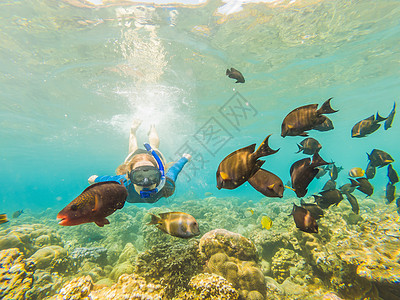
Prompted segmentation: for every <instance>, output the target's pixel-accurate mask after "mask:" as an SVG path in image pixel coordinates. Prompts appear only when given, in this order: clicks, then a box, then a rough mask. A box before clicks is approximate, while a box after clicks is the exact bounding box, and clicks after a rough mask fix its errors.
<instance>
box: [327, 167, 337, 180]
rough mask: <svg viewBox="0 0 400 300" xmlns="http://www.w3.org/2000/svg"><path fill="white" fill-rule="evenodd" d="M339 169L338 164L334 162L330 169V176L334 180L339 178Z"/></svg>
mask: <svg viewBox="0 0 400 300" xmlns="http://www.w3.org/2000/svg"><path fill="white" fill-rule="evenodd" d="M338 175H339V171H338V168H337V167H336V165H335V164H334V163H333V164H331V169H330V170H329V176H330V177H331V179H332V180H336V179H337V178H338Z"/></svg>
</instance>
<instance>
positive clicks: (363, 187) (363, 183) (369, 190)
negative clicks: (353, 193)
mask: <svg viewBox="0 0 400 300" xmlns="http://www.w3.org/2000/svg"><path fill="white" fill-rule="evenodd" d="M349 179H350V181H351V185H352V186H356V188H357V190H359V191H360V192H362V193H364V194H365V195H367V196H371V195H372V194H373V193H374V187H373V186H372V184H371V183H370V182H369V180H368V178H365V177H361V178H357V179H356V180H357V181H356V180H354V179H351V178H349Z"/></svg>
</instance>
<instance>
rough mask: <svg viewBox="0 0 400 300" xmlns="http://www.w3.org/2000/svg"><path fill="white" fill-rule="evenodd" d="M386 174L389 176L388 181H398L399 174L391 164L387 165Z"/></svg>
mask: <svg viewBox="0 0 400 300" xmlns="http://www.w3.org/2000/svg"><path fill="white" fill-rule="evenodd" d="M387 176H388V177H389V181H390V182H391V183H392V184H395V183H397V182H399V176H398V175H397V172H396V170H395V169H393V167H392V165H391V164H390V165H388V174H387Z"/></svg>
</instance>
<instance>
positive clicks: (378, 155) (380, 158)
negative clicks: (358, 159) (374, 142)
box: [367, 149, 394, 168]
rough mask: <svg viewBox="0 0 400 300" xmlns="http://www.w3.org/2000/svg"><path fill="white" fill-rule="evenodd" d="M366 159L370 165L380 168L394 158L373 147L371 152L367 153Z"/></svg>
mask: <svg viewBox="0 0 400 300" xmlns="http://www.w3.org/2000/svg"><path fill="white" fill-rule="evenodd" d="M367 155H368V159H369V161H370V165H371V166H372V167H378V168H382V167H384V166H387V165H388V164H391V163H392V162H394V159H393V158H392V157H391V156H390V154H388V153H387V152H385V151H382V150H378V149H374V150H372V152H371V154H368V153H367Z"/></svg>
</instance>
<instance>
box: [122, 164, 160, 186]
mask: <svg viewBox="0 0 400 300" xmlns="http://www.w3.org/2000/svg"><path fill="white" fill-rule="evenodd" d="M129 179H130V180H131V181H132V183H133V184H136V185H140V186H150V185H153V184H159V183H160V180H161V173H160V171H159V170H158V169H156V168H155V167H150V166H142V167H138V168H136V169H134V170H132V171H131V172H130V173H129Z"/></svg>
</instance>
